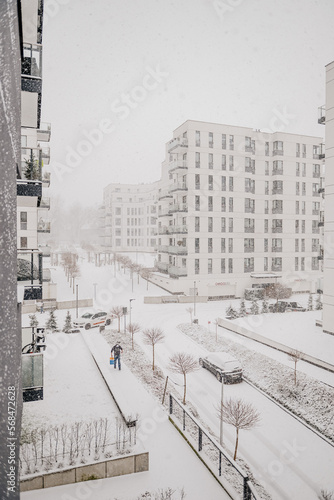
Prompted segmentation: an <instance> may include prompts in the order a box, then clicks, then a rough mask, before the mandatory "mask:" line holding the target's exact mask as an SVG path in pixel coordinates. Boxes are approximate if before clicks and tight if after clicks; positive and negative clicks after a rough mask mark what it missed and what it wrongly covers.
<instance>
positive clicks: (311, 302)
mask: <svg viewBox="0 0 334 500" xmlns="http://www.w3.org/2000/svg"><path fill="white" fill-rule="evenodd" d="M307 310H308V311H313V296H312V294H311V293H310V295H309V296H308V302H307Z"/></svg>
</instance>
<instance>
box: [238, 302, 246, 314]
mask: <svg viewBox="0 0 334 500" xmlns="http://www.w3.org/2000/svg"><path fill="white" fill-rule="evenodd" d="M246 314H247V311H246V305H245V301H244V299H242V300H241V302H240V309H239V318H244V317H245V316H246Z"/></svg>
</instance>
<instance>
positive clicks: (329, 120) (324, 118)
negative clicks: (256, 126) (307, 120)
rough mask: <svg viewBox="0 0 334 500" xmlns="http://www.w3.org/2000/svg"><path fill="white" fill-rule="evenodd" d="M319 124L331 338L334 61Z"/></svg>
mask: <svg viewBox="0 0 334 500" xmlns="http://www.w3.org/2000/svg"><path fill="white" fill-rule="evenodd" d="M320 111H321V114H320V116H319V120H318V121H319V123H324V124H325V125H326V185H325V225H324V289H323V291H324V294H323V318H322V319H323V323H322V327H323V330H324V332H327V333H331V334H334V61H333V62H331V63H330V64H328V65H327V66H326V105H325V107H322V108H320Z"/></svg>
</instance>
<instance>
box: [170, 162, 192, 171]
mask: <svg viewBox="0 0 334 500" xmlns="http://www.w3.org/2000/svg"><path fill="white" fill-rule="evenodd" d="M178 168H180V169H187V168H188V162H187V160H173V161H171V162H169V164H168V169H169V171H170V172H171V171H172V170H176V169H178Z"/></svg>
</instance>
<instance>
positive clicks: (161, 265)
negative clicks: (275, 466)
mask: <svg viewBox="0 0 334 500" xmlns="http://www.w3.org/2000/svg"><path fill="white" fill-rule="evenodd" d="M155 267H156V268H157V269H158V271H159V272H161V273H166V274H167V273H168V263H167V262H156V263H155Z"/></svg>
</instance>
